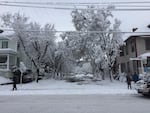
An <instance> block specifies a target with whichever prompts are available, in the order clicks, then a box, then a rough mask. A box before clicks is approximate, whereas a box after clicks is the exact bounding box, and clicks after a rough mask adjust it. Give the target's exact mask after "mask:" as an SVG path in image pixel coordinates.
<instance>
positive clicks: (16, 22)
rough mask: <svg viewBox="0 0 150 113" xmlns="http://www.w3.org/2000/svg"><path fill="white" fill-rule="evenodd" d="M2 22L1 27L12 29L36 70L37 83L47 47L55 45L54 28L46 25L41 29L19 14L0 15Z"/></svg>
mask: <svg viewBox="0 0 150 113" xmlns="http://www.w3.org/2000/svg"><path fill="white" fill-rule="evenodd" d="M2 21H3V25H5V26H7V27H10V28H12V29H14V32H15V35H16V37H17V38H18V41H19V42H20V43H21V44H20V47H21V48H22V49H23V51H24V52H25V55H26V56H27V57H28V58H29V59H30V61H31V62H32V63H33V65H34V67H35V68H36V72H37V77H36V80H37V82H38V76H39V69H40V68H41V64H42V61H43V59H44V57H45V55H46V53H47V50H48V47H49V46H51V47H52V46H54V45H55V44H54V40H55V38H56V37H55V29H54V26H53V25H51V24H46V25H45V26H44V27H43V28H42V27H41V25H39V24H37V23H35V22H31V23H29V22H28V18H27V17H25V16H24V15H21V14H19V13H15V14H14V15H12V14H9V13H8V14H6V15H2ZM24 30H28V31H30V30H31V32H23V31H24ZM32 30H38V31H39V32H32ZM41 31H42V32H41ZM48 31H49V32H48ZM51 31H54V32H51ZM41 36H42V37H41Z"/></svg>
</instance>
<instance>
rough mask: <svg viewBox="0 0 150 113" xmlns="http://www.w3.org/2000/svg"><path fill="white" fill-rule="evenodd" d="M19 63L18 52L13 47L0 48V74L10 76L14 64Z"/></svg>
mask: <svg viewBox="0 0 150 113" xmlns="http://www.w3.org/2000/svg"><path fill="white" fill-rule="evenodd" d="M16 64H17V52H16V51H14V50H13V49H9V48H7V49H0V75H1V76H9V73H10V71H11V68H12V66H14V65H16Z"/></svg>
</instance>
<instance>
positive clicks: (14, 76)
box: [12, 75, 17, 90]
mask: <svg viewBox="0 0 150 113" xmlns="http://www.w3.org/2000/svg"><path fill="white" fill-rule="evenodd" d="M16 84H17V77H16V75H13V89H12V90H17V85H16Z"/></svg>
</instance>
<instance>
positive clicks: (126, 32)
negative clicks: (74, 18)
mask: <svg viewBox="0 0 150 113" xmlns="http://www.w3.org/2000/svg"><path fill="white" fill-rule="evenodd" d="M1 29H2V30H3V31H4V32H5V31H16V30H17V29H6V28H1ZM17 31H22V32H53V33H66V32H68V33H69V32H70V33H125V34H130V33H132V34H136V33H143V34H144V33H145V34H150V32H130V31H55V30H51V31H50V30H17Z"/></svg>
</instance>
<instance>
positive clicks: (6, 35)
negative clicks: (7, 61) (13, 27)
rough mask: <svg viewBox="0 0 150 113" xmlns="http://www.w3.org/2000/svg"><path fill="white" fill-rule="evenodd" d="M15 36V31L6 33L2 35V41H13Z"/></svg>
mask: <svg viewBox="0 0 150 113" xmlns="http://www.w3.org/2000/svg"><path fill="white" fill-rule="evenodd" d="M12 36H14V31H4V32H2V33H0V39H11V38H12Z"/></svg>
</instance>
